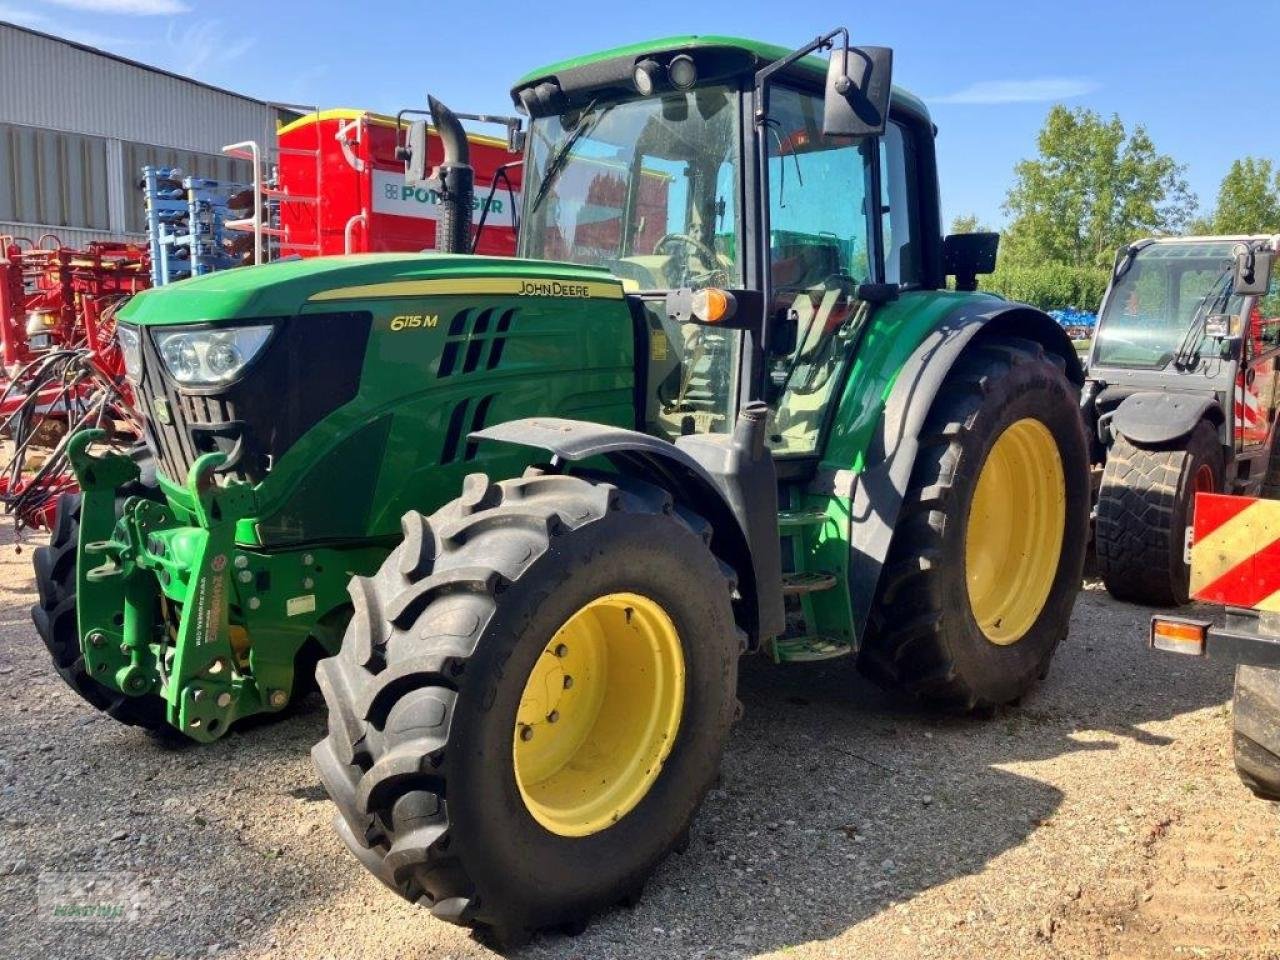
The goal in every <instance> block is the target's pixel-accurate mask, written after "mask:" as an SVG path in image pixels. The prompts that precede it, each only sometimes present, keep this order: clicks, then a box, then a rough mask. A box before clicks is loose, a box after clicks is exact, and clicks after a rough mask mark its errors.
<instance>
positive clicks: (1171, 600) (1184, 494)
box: [1094, 420, 1224, 607]
mask: <svg viewBox="0 0 1280 960" xmlns="http://www.w3.org/2000/svg"><path fill="white" fill-rule="evenodd" d="M1223 469H1224V467H1223V462H1222V445H1221V444H1220V443H1219V442H1218V432H1217V430H1216V429H1215V428H1214V426H1213V425H1212V424H1211V423H1209V422H1208V421H1203V420H1202V421H1201V422H1200V423H1199V424H1197V425H1196V428H1195V429H1194V430H1192V431H1191V434H1190V436H1189V437H1188V438H1187V442H1186V445H1185V447H1183V448H1180V449H1163V450H1147V449H1143V448H1141V447H1137V446H1134V445H1133V444H1132V443H1130V442H1129V441H1128V440H1126V439H1125V438H1124V437H1122V436H1119V437H1116V439H1115V441H1114V442H1113V443H1112V445H1111V449H1110V450H1109V451H1108V452H1107V465H1106V467H1105V468H1104V470H1103V472H1102V486H1101V488H1100V489H1099V490H1098V519H1097V525H1096V527H1095V531H1094V544H1095V546H1094V550H1095V553H1096V555H1097V559H1098V573H1099V574H1100V575H1101V577H1102V582H1103V584H1105V586H1106V588H1107V592H1108V593H1110V594H1111V595H1112V596H1113V597H1115V598H1116V599H1117V600H1127V601H1129V602H1131V603H1140V604H1144V605H1146V606H1152V607H1176V606H1181V605H1182V604H1184V603H1186V602H1187V600H1188V583H1189V580H1190V576H1191V570H1190V568H1189V567H1188V566H1187V563H1186V560H1185V559H1184V550H1185V547H1186V539H1185V538H1186V529H1187V526H1188V525H1189V524H1190V523H1191V511H1192V508H1193V507H1194V505H1195V497H1196V493H1198V492H1203V493H1212V492H1213V491H1215V490H1221V489H1222V474H1223Z"/></svg>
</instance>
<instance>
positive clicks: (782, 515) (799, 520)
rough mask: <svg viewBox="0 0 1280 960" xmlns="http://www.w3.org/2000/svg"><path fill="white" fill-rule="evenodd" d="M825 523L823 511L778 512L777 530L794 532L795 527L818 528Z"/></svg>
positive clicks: (824, 512)
mask: <svg viewBox="0 0 1280 960" xmlns="http://www.w3.org/2000/svg"><path fill="white" fill-rule="evenodd" d="M826 522H827V512H826V511H825V510H816V509H815V510H779V511H778V529H779V530H794V529H796V528H797V527H818V526H821V525H822V524H824V523H826Z"/></svg>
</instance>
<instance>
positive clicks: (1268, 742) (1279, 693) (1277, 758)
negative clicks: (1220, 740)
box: [1231, 667, 1280, 801]
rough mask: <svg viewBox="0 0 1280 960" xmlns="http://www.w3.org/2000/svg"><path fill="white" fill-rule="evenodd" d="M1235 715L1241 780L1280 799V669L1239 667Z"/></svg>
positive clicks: (1266, 796) (1260, 794) (1235, 745)
mask: <svg viewBox="0 0 1280 960" xmlns="http://www.w3.org/2000/svg"><path fill="white" fill-rule="evenodd" d="M1231 719H1232V725H1233V727H1234V731H1233V735H1232V745H1233V752H1234V753H1235V761H1236V772H1237V773H1238V774H1240V781H1241V782H1242V783H1243V784H1244V785H1245V786H1246V787H1248V788H1249V789H1250V790H1252V791H1253V793H1254V795H1255V796H1257V797H1261V798H1262V799H1263V800H1277V801H1280V670H1270V669H1267V668H1265V667H1236V689H1235V699H1234V701H1233V703H1232V708H1231Z"/></svg>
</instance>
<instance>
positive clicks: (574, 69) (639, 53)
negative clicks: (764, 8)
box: [511, 34, 930, 120]
mask: <svg viewBox="0 0 1280 960" xmlns="http://www.w3.org/2000/svg"><path fill="white" fill-rule="evenodd" d="M792 49H793V48H790V47H781V46H778V45H777V44H773V43H764V42H762V41H759V40H750V39H746V38H743V37H726V36H719V35H714V34H712V35H706V36H698V35H694V34H688V35H685V36H677V37H664V38H661V39H657V40H646V41H643V42H641V43H632V44H628V45H626V46H621V47H613V48H612V49H609V50H602V51H600V52H598V53H592V54H588V55H586V56H582V57H574V58H572V59H569V60H561V61H559V62H557V63H552V64H549V65H548V66H545V67H540V68H538V69H537V70H532V71H530V72H529V73H526V74H525V75H524V76H523V77H521V78H520V79H519V80H517V81H516V83H515V86H513V87H512V88H511V96H512V99H513V100H514V101H515V102H516V104H517V105H519V103H520V100H519V96H518V94H519V91H520V90H522V89H524V88H525V87H528V86H531V85H533V84H536V83H539V82H542V81H545V80H550V79H553V78H557V77H560V76H562V75H565V74H570V73H572V74H578V75H584V76H585V77H588V78H589V77H590V76H591V75H592V74H600V75H601V76H602V77H603V76H604V75H606V74H611V73H612V72H613V71H612V70H610V69H609V68H610V67H615V66H616V65H617V62H618V61H630V66H629V68H628V69H627V70H626V72H625V75H626V76H627V77H628V78H629V77H630V76H631V69H630V67H633V66H634V64H635V63H638V62H639V61H640V60H643V59H646V58H648V57H655V56H660V55H662V54H675V53H685V52H696V51H698V50H707V51H718V52H721V53H724V52H736V53H738V54H740V55H741V64H742V66H741V69H740V71H739V72H742V73H745V72H748V71H751V72H754V71H756V70H759V69H760V68H761V67H764V66H765V65H767V64H770V63H773V62H774V61H777V60H781V59H783V58H784V57H786V56H787V55H788V54H790V53H791V52H792ZM789 72H790V73H791V75H792V76H802V77H809V78H814V79H817V80H819V81H821V80H822V79H823V78H825V77H826V74H827V61H826V59H825V58H823V57H818V56H808V57H805V58H804V59H802V60H799V61H797V62H796V63H795V64H794V65H793V66H792V67H791V69H790V71H789ZM893 103H894V105H896V106H900V107H906V108H907V109H909V110H911V111H912V112H913V113H916V114H918V115H919V116H920V117H921V118H923V119H925V120H929V119H930V117H929V108H928V107H926V106H925V104H924V101H923V100H921V99H920V98H919V97H917V96H916V95H915V94H913V93H911V92H909V91H907V90H904V89H903V88H901V87H899V86H897V85H896V84H895V85H894V87H893Z"/></svg>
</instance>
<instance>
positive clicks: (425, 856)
mask: <svg viewBox="0 0 1280 960" xmlns="http://www.w3.org/2000/svg"><path fill="white" fill-rule="evenodd" d="M404 535H405V540H404V543H403V544H402V545H401V546H400V547H399V548H397V549H396V550H395V551H394V552H393V553H392V554H391V556H390V557H389V558H388V559H387V561H386V563H385V564H384V565H383V567H382V569H381V570H380V571H379V572H378V573H377V575H376V576H374V577H372V578H368V579H364V578H356V579H355V580H354V581H352V585H351V595H352V599H353V601H354V605H355V613H354V616H353V617H352V621H351V625H350V627H349V628H348V631H347V634H346V637H345V639H344V642H343V645H342V649H341V651H340V653H339V654H338V655H337V656H336V657H333V658H331V659H328V660H325V661H323V662H322V663H321V664H320V670H319V672H318V679H319V683H320V688H321V690H322V691H323V693H324V695H325V699H326V701H327V702H328V706H329V735H328V737H327V738H326V739H325V740H323V741H321V742H320V743H319V744H317V745H316V747H315V748H314V750H313V751H312V756H313V758H314V760H315V763H316V767H317V769H318V770H319V772H320V776H321V778H322V780H323V781H324V784H325V787H326V789H327V790H328V791H329V795H330V796H331V797H332V798H333V800H334V802H335V803H336V804H337V806H338V808H339V813H340V816H338V817H336V818H335V826H336V827H337V829H338V832H339V833H340V834H341V836H342V838H343V839H344V840H345V841H346V843H347V845H348V847H350V848H351V850H352V852H353V853H354V854H355V856H356V857H357V858H358V859H359V860H360V861H361V863H363V864H364V865H365V866H366V867H367V868H368V869H369V870H371V871H372V872H373V873H374V874H375V875H377V876H378V877H379V878H380V879H381V880H382V881H383V882H384V883H386V884H387V885H388V886H389V887H391V888H392V889H393V890H395V891H396V892H397V893H399V894H400V895H401V896H403V897H405V898H406V899H408V900H410V901H413V902H419V903H422V904H423V905H424V906H427V907H428V908H429V909H430V910H431V912H432V913H433V914H434V915H435V916H437V917H439V918H442V919H445V920H449V921H452V922H454V923H459V924H464V925H469V926H473V927H477V928H480V929H481V930H482V931H484V932H486V933H487V935H488V936H490V937H491V938H493V939H495V940H497V941H498V942H499V943H502V944H506V945H512V944H515V943H518V942H520V941H521V940H522V939H523V938H524V937H526V936H527V935H528V934H529V933H531V932H532V931H534V930H537V929H541V928H546V927H557V926H569V927H576V926H579V925H581V924H582V923H584V922H585V920H586V918H587V917H588V916H589V915H590V914H591V913H593V912H595V911H597V910H600V909H603V908H606V907H608V906H610V905H613V904H615V903H618V902H621V901H627V900H629V899H632V898H634V897H635V896H638V894H639V890H640V888H641V886H642V884H643V883H644V881H645V879H646V878H647V876H648V874H649V873H650V872H651V871H652V870H653V868H654V867H655V866H656V865H657V864H658V862H659V861H661V860H662V858H663V857H664V856H666V854H667V853H668V852H669V851H670V850H671V849H672V848H673V847H675V846H677V845H678V844H679V843H680V841H681V839H682V837H684V836H685V835H686V833H687V830H688V828H689V824H690V821H691V820H692V818H693V816H694V813H695V811H696V810H697V808H698V806H699V804H700V803H701V802H702V799H703V796H704V795H705V794H706V792H707V790H708V789H709V788H710V786H711V784H712V783H713V781H714V778H715V777H716V775H717V772H718V768H719V764H720V758H721V754H722V752H723V749H724V744H725V740H726V737H727V735H728V731H729V726H730V723H731V721H732V718H733V714H734V708H735V704H736V701H735V686H736V681H737V658H738V655H739V641H738V633H737V630H736V627H735V624H734V619H733V612H732V608H731V592H732V582H731V579H730V578H729V576H728V575H727V573H726V568H725V567H723V566H722V565H721V564H720V563H719V562H718V561H717V559H716V558H715V556H714V555H713V554H712V552H711V550H710V548H709V546H708V544H709V542H710V536H711V531H710V529H709V527H708V526H707V524H706V523H705V522H704V521H702V520H701V519H700V518H698V517H696V516H693V515H692V514H689V513H686V512H685V511H683V510H682V509H681V508H679V507H678V506H676V505H674V504H673V502H672V499H671V497H670V496H669V495H668V494H667V493H666V492H665V491H662V490H659V489H657V488H655V487H651V486H647V485H642V484H631V483H626V484H624V483H623V481H621V480H618V481H617V485H615V484H614V483H612V482H608V481H607V480H604V479H600V478H594V479H587V478H583V477H576V476H562V475H547V476H534V475H531V476H527V477H525V478H523V479H519V480H511V481H505V482H503V483H501V484H493V483H490V482H489V481H488V479H487V478H485V477H483V476H479V475H475V476H472V477H469V478H468V480H467V483H466V485H465V487H464V492H463V495H462V496H461V497H460V498H459V499H458V500H455V501H454V502H453V503H451V504H449V505H447V506H445V507H444V508H442V509H441V510H439V511H437V512H436V513H434V514H432V515H431V516H430V517H429V518H425V517H423V516H422V515H421V514H417V513H410V514H407V515H406V516H405V518H404Z"/></svg>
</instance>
